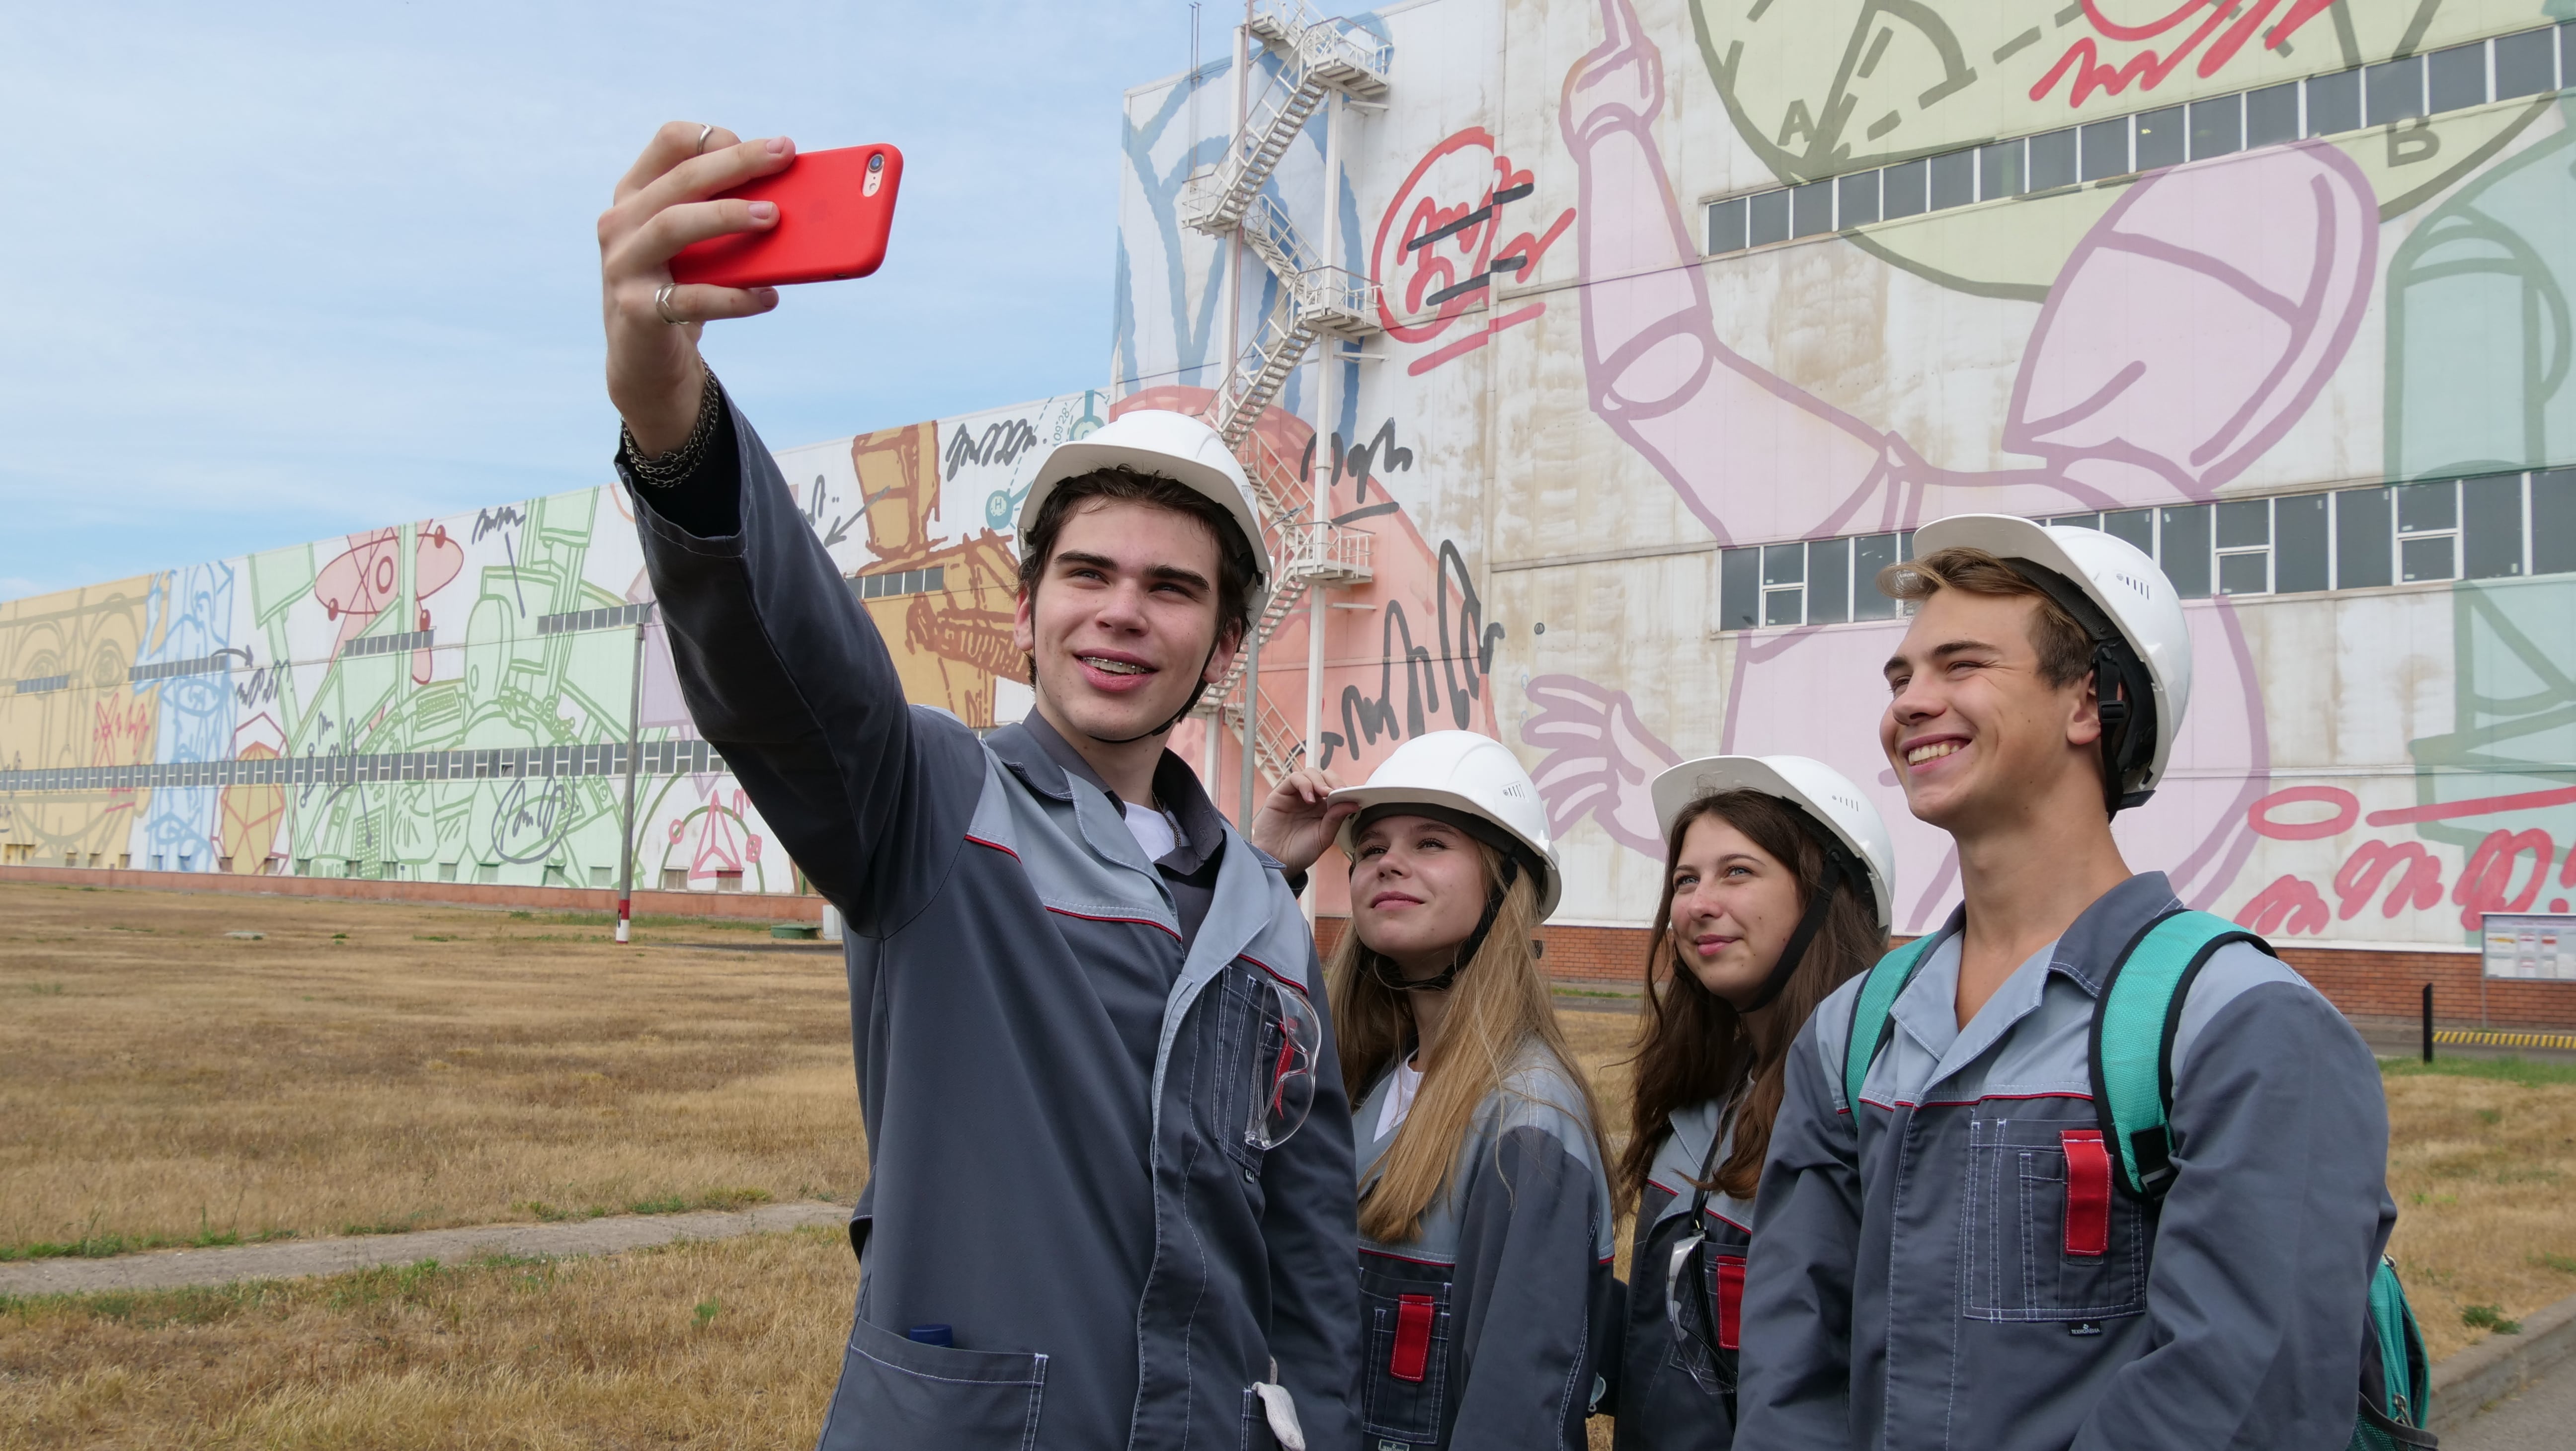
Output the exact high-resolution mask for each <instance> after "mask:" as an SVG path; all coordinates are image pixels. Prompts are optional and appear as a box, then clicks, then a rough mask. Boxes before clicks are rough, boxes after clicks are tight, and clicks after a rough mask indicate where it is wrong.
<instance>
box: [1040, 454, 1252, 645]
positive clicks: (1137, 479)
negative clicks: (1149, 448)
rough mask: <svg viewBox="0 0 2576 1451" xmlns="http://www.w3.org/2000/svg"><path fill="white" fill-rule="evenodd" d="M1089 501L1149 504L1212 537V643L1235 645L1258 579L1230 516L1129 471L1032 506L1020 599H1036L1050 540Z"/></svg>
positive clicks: (1106, 473) (1176, 485)
mask: <svg viewBox="0 0 2576 1451" xmlns="http://www.w3.org/2000/svg"><path fill="white" fill-rule="evenodd" d="M1095 499H1098V500H1104V501H1107V502H1110V503H1120V504H1150V505H1152V506H1154V507H1155V508H1158V509H1169V510H1171V511H1172V512H1173V513H1175V514H1187V515H1188V516H1190V517H1191V518H1193V519H1196V520H1198V521H1199V522H1200V523H1202V524H1205V525H1206V526H1207V527H1208V532H1209V533H1210V534H1213V535H1215V536H1216V638H1217V639H1219V640H1222V639H1224V638H1226V635H1227V633H1228V632H1229V631H1230V632H1232V633H1233V634H1234V635H1235V636H1236V637H1237V638H1238V639H1239V638H1241V636H1242V634H1243V632H1244V631H1245V630H1246V629H1248V628H1250V627H1251V624H1252V586H1253V583H1254V581H1256V580H1258V579H1259V578H1260V577H1261V559H1260V556H1259V555H1257V554H1255V553H1254V552H1253V548H1252V544H1251V542H1250V541H1249V540H1247V539H1245V538H1244V537H1243V530H1242V528H1241V526H1239V525H1237V524H1236V523H1235V521H1234V515H1232V514H1231V513H1228V512H1227V511H1226V508H1225V506H1224V505H1222V504H1219V503H1218V502H1217V501H1216V500H1214V499H1211V498H1209V497H1208V496H1207V495H1205V494H1202V493H1200V492H1199V491H1198V490H1196V489H1193V488H1191V487H1190V486H1189V485H1187V484H1184V483H1181V482H1179V481H1177V480H1174V479H1167V478H1163V477H1162V476H1160V475H1158V474H1147V473H1139V472H1137V471H1136V470H1134V469H1129V468H1108V469H1095V470H1093V471H1092V472H1090V473H1087V474H1077V475H1075V476H1074V477H1072V478H1069V479H1066V480H1065V481H1064V482H1062V483H1060V484H1058V485H1056V486H1055V491H1054V492H1052V493H1050V494H1048V495H1047V497H1046V502H1045V503H1043V504H1040V505H1039V506H1038V517H1037V518H1036V519H1034V520H1032V521H1031V522H1030V524H1029V527H1028V528H1027V529H1026V530H1023V531H1022V532H1021V534H1020V593H1022V594H1024V595H1028V596H1031V597H1034V596H1035V595H1036V593H1037V588H1038V576H1040V575H1042V574H1044V573H1045V572H1046V565H1047V560H1048V558H1049V557H1051V556H1052V555H1053V554H1054V553H1055V541H1056V536H1057V535H1059V534H1061V533H1063V532H1064V522H1065V521H1066V520H1067V519H1070V518H1072V517H1073V514H1074V510H1075V509H1076V508H1078V507H1079V506H1081V505H1083V504H1088V503H1090V502H1092V501H1093V500H1095ZM1030 674H1031V678H1033V679H1034V678H1035V675H1036V666H1035V662H1032V663H1031V666H1030Z"/></svg>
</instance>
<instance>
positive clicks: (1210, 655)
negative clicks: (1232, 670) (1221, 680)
mask: <svg viewBox="0 0 2576 1451" xmlns="http://www.w3.org/2000/svg"><path fill="white" fill-rule="evenodd" d="M1215 663H1216V646H1215V644H1214V643H1210V644H1209V646H1208V652H1207V658H1206V659H1205V660H1202V661H1200V662H1199V688H1198V689H1196V690H1193V691H1191V692H1190V698H1189V699H1187V700H1185V701H1182V702H1181V708H1180V709H1179V710H1176V711H1173V712H1172V717H1171V719H1169V720H1167V721H1164V722H1163V723H1162V724H1161V725H1158V726H1156V727H1154V728H1153V729H1152V730H1149V731H1142V732H1139V733H1138V734H1136V735H1132V736H1103V735H1093V734H1092V733H1091V732H1090V731H1084V732H1083V734H1084V735H1087V736H1091V738H1092V739H1093V740H1095V741H1098V742H1100V743H1101V744H1102V745H1104V746H1126V745H1133V744H1135V743H1136V742H1138V741H1141V740H1144V739H1145V738H1146V737H1147V736H1159V735H1162V734H1164V733H1165V732H1167V731H1169V730H1170V729H1171V728H1172V727H1174V726H1176V725H1179V724H1180V723H1181V717H1182V716H1185V715H1188V714H1189V713H1190V711H1191V709H1192V708H1193V707H1195V706H1197V704H1198V703H1199V697H1200V696H1202V695H1205V694H1207V688H1208V678H1207V671H1208V667H1209V666H1210V665H1213V664H1215Z"/></svg>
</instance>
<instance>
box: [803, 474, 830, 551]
mask: <svg viewBox="0 0 2576 1451" xmlns="http://www.w3.org/2000/svg"><path fill="white" fill-rule="evenodd" d="M823 503H824V500H823V476H822V475H821V474H816V475H815V476H814V488H813V491H812V492H810V493H808V494H807V495H806V496H805V522H806V523H808V524H811V525H813V526H815V527H816V528H818V529H819V528H821V527H822V524H823ZM825 542H826V543H828V542H830V541H828V540H827V541H825Z"/></svg>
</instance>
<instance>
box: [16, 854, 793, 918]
mask: <svg viewBox="0 0 2576 1451" xmlns="http://www.w3.org/2000/svg"><path fill="white" fill-rule="evenodd" d="M0 882H43V883H46V884H47V885H50V886H66V887H70V886H78V887H141V888H145V889H148V890H159V891H165V892H231V893H238V894H241V895H245V896H265V897H337V898H340V899H342V900H345V901H357V902H419V903H424V904H429V903H438V904H445V905H450V906H460V907H521V908H541V909H544V910H547V911H554V912H614V911H616V910H617V893H616V891H615V889H613V888H607V887H512V886H502V885H497V884H496V885H491V886H485V885H481V884H478V883H474V882H376V881H369V880H367V879H365V878H363V877H356V878H353V877H259V876H238V875H235V874H232V873H227V872H144V871H125V870H120V869H118V868H114V867H98V868H89V867H20V866H7V867H0ZM634 911H635V915H637V916H639V917H640V916H644V915H646V914H648V913H650V914H652V915H655V916H669V917H734V918H748V919H751V920H754V921H764V922H770V921H774V922H820V921H822V920H823V899H822V898H820V897H792V896H787V895H784V894H780V893H769V892H648V891H638V892H636V893H635V906H634Z"/></svg>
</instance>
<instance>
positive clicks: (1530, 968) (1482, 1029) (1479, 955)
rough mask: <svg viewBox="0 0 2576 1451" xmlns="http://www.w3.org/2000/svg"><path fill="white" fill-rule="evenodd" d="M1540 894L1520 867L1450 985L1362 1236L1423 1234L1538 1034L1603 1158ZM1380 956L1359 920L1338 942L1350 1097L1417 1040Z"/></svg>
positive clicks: (1338, 1028) (1336, 1023) (1494, 864)
mask: <svg viewBox="0 0 2576 1451" xmlns="http://www.w3.org/2000/svg"><path fill="white" fill-rule="evenodd" d="M1474 846H1475V848H1476V853H1477V857H1478V859H1479V860H1480V861H1481V862H1483V864H1484V868H1485V877H1486V880H1487V881H1488V882H1489V883H1499V882H1500V881H1501V880H1502V859H1501V857H1500V856H1499V855H1498V854H1497V853H1496V852H1495V851H1494V850H1493V848H1491V847H1489V846H1486V845H1485V844H1484V843H1483V842H1476V843H1474ZM1535 897H1536V889H1535V886H1534V884H1533V883H1532V881H1531V876H1530V873H1528V872H1526V871H1524V872H1522V873H1520V874H1519V876H1518V878H1517V879H1516V880H1515V881H1513V883H1512V884H1511V886H1510V887H1509V888H1507V889H1506V890H1505V891H1504V893H1503V903H1502V908H1501V910H1499V911H1498V912H1496V913H1495V914H1494V926H1493V930H1492V931H1490V932H1487V933H1486V934H1485V941H1484V945H1482V946H1481V947H1479V948H1477V949H1476V955H1475V956H1474V957H1473V958H1472V959H1470V960H1469V961H1468V963H1467V965H1466V966H1465V967H1463V968H1461V969H1460V970H1459V972H1458V976H1457V980H1456V981H1455V982H1454V983H1453V984H1452V985H1451V986H1450V988H1449V1013H1448V1016H1447V1017H1446V1018H1444V1019H1442V1020H1441V1027H1440V1042H1439V1044H1438V1046H1437V1048H1436V1049H1435V1050H1434V1052H1433V1053H1432V1054H1431V1055H1429V1056H1428V1057H1426V1058H1425V1060H1424V1062H1423V1065H1422V1087H1421V1088H1420V1090H1419V1091H1417V1093H1416V1094H1415V1096H1414V1100H1413V1107H1412V1109H1411V1110H1410V1111H1409V1112H1408V1113H1407V1114H1406V1115H1405V1119H1404V1123H1403V1124H1402V1125H1401V1126H1399V1127H1398V1128H1397V1129H1396V1131H1395V1142H1394V1143H1393V1144H1391V1145H1389V1146H1388V1147H1387V1151H1386V1153H1385V1154H1384V1155H1383V1156H1382V1157H1380V1158H1379V1160H1378V1162H1377V1173H1376V1176H1375V1179H1374V1180H1373V1182H1372V1183H1371V1184H1370V1185H1369V1186H1368V1187H1367V1189H1366V1190H1365V1192H1364V1193H1363V1195H1362V1197H1361V1199H1360V1224H1359V1227H1360V1233H1361V1234H1363V1235H1365V1236H1367V1237H1368V1238H1370V1239H1372V1240H1375V1241H1377V1242H1378V1243H1380V1244H1405V1243H1408V1242H1410V1241H1412V1240H1413V1239H1415V1238H1417V1237H1418V1236H1419V1235H1420V1234H1421V1232H1422V1216H1423V1214H1424V1212H1425V1211H1427V1210H1428V1209H1430V1207H1431V1205H1432V1203H1433V1202H1434V1201H1435V1200H1437V1199H1438V1198H1439V1197H1440V1195H1441V1194H1442V1193H1443V1192H1444V1191H1445V1190H1446V1189H1447V1187H1448V1180H1449V1176H1450V1173H1451V1171H1452V1170H1453V1169H1455V1167H1456V1166H1457V1162H1458V1150H1459V1146H1460V1145H1461V1144H1463V1143H1465V1142H1466V1139H1467V1135H1468V1133H1469V1132H1470V1131H1472V1130H1473V1129H1474V1128H1475V1124H1476V1110H1477V1108H1478V1106H1480V1105H1481V1104H1483V1103H1484V1101H1485V1100H1486V1098H1488V1097H1489V1096H1491V1095H1492V1094H1493V1092H1494V1091H1495V1090H1496V1089H1498V1088H1500V1087H1502V1085H1503V1079H1504V1077H1505V1076H1506V1075H1508V1074H1509V1073H1510V1072H1511V1071H1512V1069H1513V1068H1514V1067H1515V1066H1516V1065H1517V1064H1518V1063H1519V1062H1520V1060H1521V1058H1522V1055H1523V1053H1524V1051H1525V1050H1526V1048H1527V1046H1528V1044H1529V1042H1530V1040H1531V1039H1533V1038H1535V1039H1536V1040H1538V1042H1539V1043H1540V1045H1541V1046H1543V1047H1545V1048H1546V1049H1547V1051H1548V1052H1549V1053H1551V1054H1553V1055H1554V1056H1555V1058H1556V1061H1557V1063H1558V1065H1559V1066H1560V1067H1562V1069H1563V1070H1564V1073H1565V1076H1566V1078H1567V1080H1568V1081H1569V1082H1571V1083H1572V1084H1573V1085H1574V1088H1575V1091H1576V1092H1578V1093H1580V1094H1582V1095H1583V1118H1584V1127H1585V1129H1586V1130H1587V1131H1589V1132H1590V1133H1591V1135H1592V1149H1593V1153H1594V1155H1595V1156H1596V1158H1597V1157H1598V1156H1599V1155H1600V1153H1601V1145H1602V1142H1603V1135H1602V1132H1601V1108H1600V1105H1599V1104H1598V1103H1597V1102H1595V1101H1594V1099H1593V1096H1592V1085H1591V1084H1590V1083H1589V1082H1587V1081H1586V1080H1585V1078H1584V1076H1583V1070H1582V1068H1581V1067H1579V1066H1578V1065H1577V1064H1576V1063H1575V1059H1574V1052H1573V1050H1572V1049H1571V1048H1570V1047H1568V1046H1567V1044H1566V1041H1565V1033H1564V1030H1562V1029H1561V1028H1559V1027H1558V1026H1557V1023H1556V1004H1555V1002H1554V1001H1553V999H1552V998H1551V997H1550V996H1549V993H1548V986H1547V978H1546V977H1545V975H1543V974H1542V973H1540V971H1539V968H1538V958H1537V957H1536V956H1535V955H1534V954H1533V953H1532V952H1531V951H1530V932H1531V929H1532V928H1533V927H1535V926H1536V925H1537V923H1536V920H1535V919H1536V917H1537V913H1536V911H1535ZM1380 961H1381V959H1380V958H1379V957H1378V955H1377V954H1376V953H1374V952H1371V951H1370V950H1369V949H1368V948H1367V946H1365V945H1364V944H1362V943H1361V941H1360V934H1359V930H1358V924H1357V923H1356V922H1355V923H1353V924H1352V926H1351V928H1350V929H1349V930H1347V931H1345V932H1343V934H1342V940H1341V943H1340V945H1338V946H1336V947H1335V948H1334V949H1333V961H1332V965H1331V966H1330V967H1329V968H1328V969H1327V970H1326V974H1325V981H1326V983H1327V984H1328V986H1329V988H1330V990H1331V993H1332V999H1333V1032H1334V1035H1335V1036H1336V1037H1337V1038H1338V1039H1339V1040H1340V1043H1341V1058H1342V1082H1344V1083H1345V1084H1348V1085H1350V1088H1351V1090H1352V1091H1353V1092H1355V1093H1356V1092H1364V1091H1366V1089H1367V1088H1368V1087H1369V1086H1370V1085H1373V1084H1374V1083H1375V1082H1376V1081H1377V1079H1378V1076H1379V1075H1380V1074H1383V1073H1385V1072H1386V1071H1387V1070H1388V1069H1389V1068H1390V1067H1392V1066H1393V1065H1394V1064H1395V1062H1396V1061H1397V1060H1398V1059H1399V1058H1401V1057H1402V1056H1403V1055H1404V1051H1405V1047H1406V1044H1407V1043H1408V1042H1409V1041H1410V1040H1411V1039H1412V1037H1413V1006H1412V1003H1411V1001H1410V1000H1409V999H1408V998H1407V997H1406V996H1405V995H1404V994H1403V993H1401V992H1398V991H1396V990H1395V989H1393V988H1390V987H1388V986H1387V985H1386V984H1385V983H1383V982H1381V981H1379V979H1378V973H1377V970H1376V969H1377V966H1378V963H1379V962H1380ZM1389 967H1390V968H1391V967H1392V964H1389ZM1394 975H1395V976H1397V977H1399V978H1400V977H1401V976H1402V974H1400V973H1397V974H1394Z"/></svg>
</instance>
